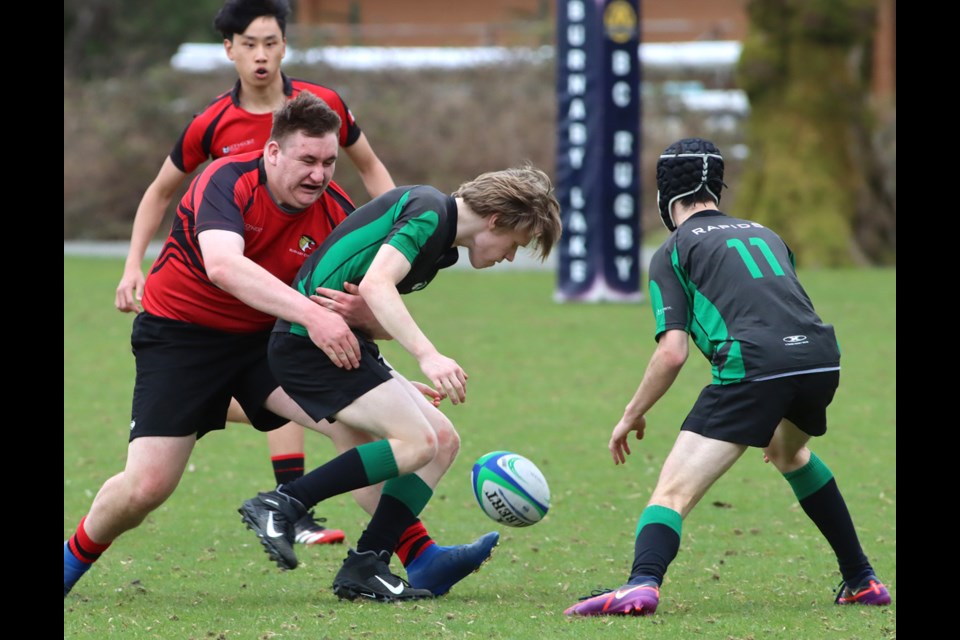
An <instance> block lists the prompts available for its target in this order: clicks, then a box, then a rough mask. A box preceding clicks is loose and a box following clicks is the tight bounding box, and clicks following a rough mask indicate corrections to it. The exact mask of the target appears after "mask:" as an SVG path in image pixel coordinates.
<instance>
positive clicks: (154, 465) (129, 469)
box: [123, 435, 197, 496]
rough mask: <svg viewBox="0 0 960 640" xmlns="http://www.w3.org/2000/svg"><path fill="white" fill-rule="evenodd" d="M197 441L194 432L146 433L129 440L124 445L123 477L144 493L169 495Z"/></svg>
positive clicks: (175, 486)
mask: <svg viewBox="0 0 960 640" xmlns="http://www.w3.org/2000/svg"><path fill="white" fill-rule="evenodd" d="M196 442H197V437H196V436H195V435H190V436H183V437H157V436H145V437H141V438H136V439H134V440H132V441H131V442H130V444H129V445H128V446H127V464H126V467H125V468H124V472H123V473H124V478H125V480H126V481H127V482H129V483H130V484H131V486H133V487H139V488H141V490H142V491H144V492H145V493H158V494H166V495H167V496H169V495H170V494H172V493H173V490H174V489H176V488H177V485H178V484H179V482H180V478H181V477H183V472H184V470H185V469H186V467H187V461H188V460H189V459H190V454H191V453H192V452H193V447H194V445H195V444H196Z"/></svg>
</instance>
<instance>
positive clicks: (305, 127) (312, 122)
mask: <svg viewBox="0 0 960 640" xmlns="http://www.w3.org/2000/svg"><path fill="white" fill-rule="evenodd" d="M297 132H300V133H303V135H305V136H310V137H311V138H322V137H323V136H325V135H327V134H330V133H333V134H338V133H339V132H340V116H339V115H338V114H337V112H336V111H334V110H333V109H331V108H330V107H329V106H328V105H327V103H326V102H324V101H323V100H321V99H320V98H318V97H317V96H315V95H314V94H312V93H310V92H309V91H301V92H300V93H299V94H298V95H297V97H296V98H294V99H293V100H287V102H286V103H285V104H284V105H283V106H282V107H280V108H279V109H278V110H277V111H275V112H274V114H273V129H272V130H271V131H270V139H271V140H276V141H277V142H278V143H280V145H281V146H282V145H283V143H284V141H285V140H286V139H287V138H289V137H290V136H291V135H293V134H295V133H297Z"/></svg>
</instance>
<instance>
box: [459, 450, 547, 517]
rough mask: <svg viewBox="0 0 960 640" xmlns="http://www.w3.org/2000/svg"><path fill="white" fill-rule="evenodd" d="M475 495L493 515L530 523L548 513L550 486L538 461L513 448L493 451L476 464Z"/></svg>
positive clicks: (472, 475) (487, 512)
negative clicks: (522, 454) (514, 450)
mask: <svg viewBox="0 0 960 640" xmlns="http://www.w3.org/2000/svg"><path fill="white" fill-rule="evenodd" d="M470 480H471V484H472V485H473V495H474V496H475V497H476V498H477V502H478V503H479V504H480V508H481V509H483V512H484V513H485V514H487V515H488V516H489V517H490V518H491V519H493V520H495V521H496V522H499V523H500V524H504V525H507V526H508V527H529V526H530V525H532V524H536V523H538V522H540V520H542V519H543V516H545V515H547V510H548V509H549V508H550V487H549V486H547V480H546V478H544V477H543V474H542V473H541V472H540V469H538V468H537V465H535V464H534V463H532V462H530V460H528V459H527V458H525V457H523V456H521V455H519V454H516V453H511V452H510V451H492V452H490V453H488V454H486V455H484V456H480V458H479V459H478V460H477V461H476V462H475V463H474V465H473V472H472V473H471V474H470Z"/></svg>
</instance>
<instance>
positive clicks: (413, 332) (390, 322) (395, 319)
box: [359, 274, 437, 360]
mask: <svg viewBox="0 0 960 640" xmlns="http://www.w3.org/2000/svg"><path fill="white" fill-rule="evenodd" d="M359 292H360V295H361V296H362V297H363V299H364V301H365V302H366V303H367V306H368V307H370V311H371V312H372V313H373V316H374V317H375V318H376V319H377V322H379V323H380V326H381V327H382V328H383V330H384V331H386V332H387V333H388V334H389V335H391V336H393V339H394V340H396V341H397V342H398V343H399V344H400V346H402V347H403V348H404V349H406V350H407V351H408V352H409V353H410V355H412V356H413V357H414V358H416V359H417V360H420V358H422V357H423V356H425V355H429V354H432V353H436V351H437V349H436V348H435V347H434V346H433V343H431V342H430V340H429V339H428V338H427V336H426V335H425V334H424V333H423V331H421V330H420V327H419V326H417V323H416V321H415V320H414V319H413V316H412V315H410V311H409V310H408V309H407V307H406V305H405V304H403V300H402V299H401V297H400V293H399V292H398V291H397V286H396V285H395V284H394V283H393V282H390V281H388V280H383V281H378V280H376V279H375V278H372V277H370V274H367V277H365V278H364V279H363V282H361V283H360V289H359Z"/></svg>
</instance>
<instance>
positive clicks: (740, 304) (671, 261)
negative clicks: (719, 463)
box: [650, 210, 840, 384]
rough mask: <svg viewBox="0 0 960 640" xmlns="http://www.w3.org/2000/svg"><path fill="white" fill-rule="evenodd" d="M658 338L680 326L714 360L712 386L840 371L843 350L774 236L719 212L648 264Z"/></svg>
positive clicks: (707, 214)
mask: <svg viewBox="0 0 960 640" xmlns="http://www.w3.org/2000/svg"><path fill="white" fill-rule="evenodd" d="M650 300H651V304H652V307H653V313H654V319H655V321H656V339H657V340H659V339H660V336H661V335H662V334H663V333H664V332H665V331H667V330H670V329H680V330H683V331H686V332H687V333H688V334H690V335H691V336H692V337H693V340H694V342H695V343H696V345H697V347H698V348H699V349H700V351H701V352H702V353H703V355H704V356H706V358H707V360H709V361H710V364H711V366H712V370H713V383H714V384H732V383H737V382H744V381H748V380H763V379H768V378H775V377H779V376H785V375H796V374H800V373H811V372H815V371H828V370H836V369H838V368H839V367H840V349H839V347H838V345H837V339H836V335H835V334H834V330H833V327H832V326H831V325H828V324H824V323H823V322H822V321H821V320H820V317H819V316H818V315H817V313H816V311H814V308H813V303H812V302H811V301H810V298H809V296H808V295H807V293H806V291H804V289H803V287H802V286H801V285H800V281H799V280H798V279H797V275H796V270H795V264H794V257H793V253H792V252H791V251H790V249H789V248H788V247H787V245H786V244H785V243H784V242H783V240H782V239H781V238H780V237H779V236H778V235H777V234H775V233H774V232H773V231H771V230H769V229H767V228H766V227H764V226H762V225H760V224H758V223H756V222H751V221H750V220H741V219H737V218H731V217H729V216H727V215H725V214H723V213H721V212H719V211H714V210H708V211H702V212H699V213H697V214H695V215H693V216H691V217H690V218H688V219H687V220H686V221H685V222H684V223H683V224H682V225H680V227H679V228H678V229H677V230H676V231H675V232H674V233H673V234H671V235H670V237H669V238H668V239H667V241H666V242H664V243H663V245H662V246H661V247H660V248H659V249H658V250H657V252H656V253H655V254H654V257H653V259H652V260H651V263H650Z"/></svg>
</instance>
